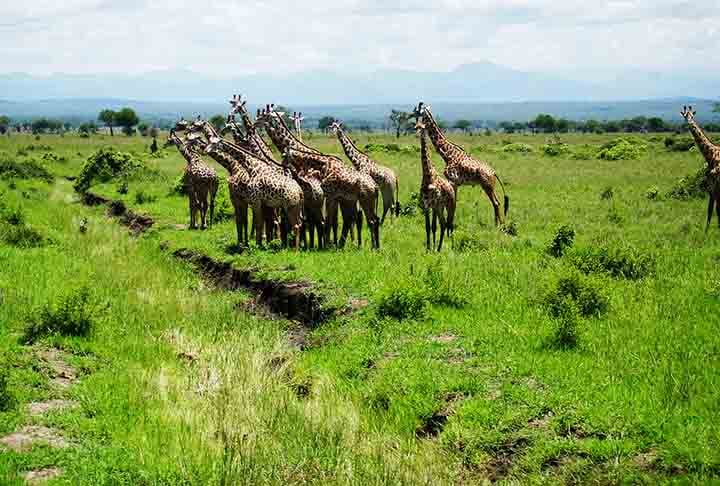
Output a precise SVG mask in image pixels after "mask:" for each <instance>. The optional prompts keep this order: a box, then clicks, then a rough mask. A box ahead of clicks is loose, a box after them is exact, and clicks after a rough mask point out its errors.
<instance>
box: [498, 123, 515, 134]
mask: <svg viewBox="0 0 720 486" xmlns="http://www.w3.org/2000/svg"><path fill="white" fill-rule="evenodd" d="M498 126H499V127H500V128H502V130H503V131H504V132H505V133H515V124H514V123H513V122H509V121H504V122H500V124H499V125H498Z"/></svg>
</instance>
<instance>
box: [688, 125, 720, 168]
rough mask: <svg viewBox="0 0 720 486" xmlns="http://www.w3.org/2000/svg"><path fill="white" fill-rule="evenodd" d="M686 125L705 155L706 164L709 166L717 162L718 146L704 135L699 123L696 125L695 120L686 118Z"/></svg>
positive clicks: (719, 149)
mask: <svg viewBox="0 0 720 486" xmlns="http://www.w3.org/2000/svg"><path fill="white" fill-rule="evenodd" d="M688 127H689V128H690V133H691V134H692V136H693V138H694V139H695V143H697V146H698V148H699V149H700V151H701V152H702V154H703V156H704V157H705V161H706V162H707V164H708V165H710V166H714V165H715V164H717V163H718V162H719V161H718V153H720V148H718V146H717V145H715V144H714V143H712V141H710V139H709V138H708V136H707V135H705V132H704V131H703V129H702V128H700V125H698V124H697V122H696V121H695V120H688Z"/></svg>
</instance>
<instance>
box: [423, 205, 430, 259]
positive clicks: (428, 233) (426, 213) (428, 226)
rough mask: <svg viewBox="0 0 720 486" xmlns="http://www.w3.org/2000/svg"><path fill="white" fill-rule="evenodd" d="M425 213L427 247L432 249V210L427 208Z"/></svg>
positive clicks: (428, 249)
mask: <svg viewBox="0 0 720 486" xmlns="http://www.w3.org/2000/svg"><path fill="white" fill-rule="evenodd" d="M423 213H425V249H426V250H427V251H430V210H429V209H426V210H424V211H423Z"/></svg>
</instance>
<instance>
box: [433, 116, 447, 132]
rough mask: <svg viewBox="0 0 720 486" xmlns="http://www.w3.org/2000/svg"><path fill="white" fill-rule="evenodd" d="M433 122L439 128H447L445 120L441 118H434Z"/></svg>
mask: <svg viewBox="0 0 720 486" xmlns="http://www.w3.org/2000/svg"><path fill="white" fill-rule="evenodd" d="M435 123H437V126H438V128H439V129H440V130H447V128H448V124H447V122H446V121H445V120H443V119H441V118H436V119H435Z"/></svg>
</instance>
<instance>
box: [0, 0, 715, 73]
mask: <svg viewBox="0 0 720 486" xmlns="http://www.w3.org/2000/svg"><path fill="white" fill-rule="evenodd" d="M206 3H207V4H209V5H204V4H206ZM0 59H1V60H2V61H1V62H0V73H8V72H27V73H33V74H47V73H53V72H64V73H98V72H125V73H127V72H131V73H141V72H148V71H155V70H168V69H170V70H175V69H189V70H193V71H197V72H200V73H205V74H208V75H216V76H218V77H223V76H228V75H240V74H248V73H270V72H272V73H277V72H288V71H301V70H309V69H315V68H330V69H334V70H340V69H344V70H351V71H373V70H377V69H384V68H403V69H411V70H422V71H445V70H451V69H453V68H454V67H456V66H458V65H460V64H466V63H473V62H479V61H491V62H494V63H497V64H502V65H505V66H509V67H513V68H517V69H521V70H527V71H540V72H549V73H563V74H575V75H576V77H582V76H583V75H589V74H588V73H597V72H606V73H607V72H616V71H623V70H629V69H642V70H662V71H670V70H691V69H695V70H698V69H699V70H705V71H710V70H712V71H717V65H718V63H719V62H720V1H718V0H695V1H685V0H617V1H602V0H600V1H596V2H589V1H588V0H432V1H428V0H424V1H422V2H421V1H416V0H364V1H361V0H332V1H329V0H309V1H306V2H300V1H294V0H267V1H252V0H246V1H243V0H237V1H229V0H215V1H214V0H202V1H193V2H190V1H186V0H173V1H169V0H152V1H146V0H113V1H111V0H62V1H60V0H23V1H3V2H0ZM583 73H584V74H583Z"/></svg>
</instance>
